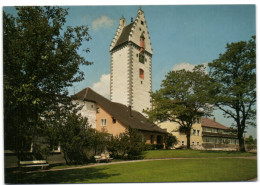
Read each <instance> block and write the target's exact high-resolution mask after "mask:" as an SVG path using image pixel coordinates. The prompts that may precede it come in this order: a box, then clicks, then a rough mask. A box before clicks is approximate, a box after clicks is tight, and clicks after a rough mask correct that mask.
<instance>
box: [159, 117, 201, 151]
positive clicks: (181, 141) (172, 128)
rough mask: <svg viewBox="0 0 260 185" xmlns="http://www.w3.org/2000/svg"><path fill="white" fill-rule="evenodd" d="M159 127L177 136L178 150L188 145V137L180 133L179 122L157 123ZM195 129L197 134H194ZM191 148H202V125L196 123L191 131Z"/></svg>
mask: <svg viewBox="0 0 260 185" xmlns="http://www.w3.org/2000/svg"><path fill="white" fill-rule="evenodd" d="M157 125H158V126H160V127H161V128H163V129H167V132H168V133H171V134H172V135H174V136H176V138H177V140H178V143H177V144H176V145H175V146H174V147H176V148H178V147H180V146H182V145H184V146H186V145H187V138H186V135H185V134H183V133H180V132H179V131H178V129H179V124H178V123H177V122H170V121H165V122H162V123H157ZM193 129H195V130H196V134H195V135H194V134H193ZM198 130H199V134H197V131H198ZM193 142H194V144H193ZM190 146H191V147H194V148H196V147H199V148H200V147H201V146H202V127H201V124H200V123H195V124H193V126H192V129H191V137H190Z"/></svg>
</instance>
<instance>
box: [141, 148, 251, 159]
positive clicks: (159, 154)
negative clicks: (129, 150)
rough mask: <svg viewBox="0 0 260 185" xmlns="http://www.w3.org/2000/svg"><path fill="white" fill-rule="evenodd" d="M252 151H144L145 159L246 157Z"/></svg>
mask: <svg viewBox="0 0 260 185" xmlns="http://www.w3.org/2000/svg"><path fill="white" fill-rule="evenodd" d="M255 155H256V154H254V153H249V152H236V151H205V150H150V151H145V152H144V158H145V159H163V158H193V157H248V156H255Z"/></svg>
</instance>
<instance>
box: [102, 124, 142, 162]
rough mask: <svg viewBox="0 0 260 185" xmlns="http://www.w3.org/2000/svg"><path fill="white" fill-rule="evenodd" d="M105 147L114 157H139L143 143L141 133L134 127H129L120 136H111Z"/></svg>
mask: <svg viewBox="0 0 260 185" xmlns="http://www.w3.org/2000/svg"><path fill="white" fill-rule="evenodd" d="M107 149H108V151H109V152H111V153H112V155H113V157H115V158H125V157H127V158H128V159H139V158H141V157H142V152H143V151H144V149H145V145H144V143H143V142H142V135H141V133H140V132H139V131H138V130H136V129H132V128H129V129H128V130H127V131H126V132H125V133H122V134H120V136H114V137H112V138H111V140H110V142H109V144H108V146H107Z"/></svg>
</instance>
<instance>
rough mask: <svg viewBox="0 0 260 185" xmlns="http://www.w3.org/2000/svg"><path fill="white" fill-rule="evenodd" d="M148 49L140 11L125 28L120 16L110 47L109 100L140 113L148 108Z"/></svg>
mask: <svg viewBox="0 0 260 185" xmlns="http://www.w3.org/2000/svg"><path fill="white" fill-rule="evenodd" d="M152 53H153V52H152V47H151V42H150V37H149V32H148V29H147V21H146V20H145V16H144V12H143V11H142V10H140V9H139V10H138V13H137V17H136V19H135V20H133V19H131V23H130V24H128V25H127V22H126V19H125V18H124V17H122V18H121V19H120V23H119V26H118V29H117V32H116V34H115V36H114V38H113V41H112V43H111V45H110V55H111V81H110V98H111V101H113V102H118V103H122V104H124V105H127V106H131V107H132V109H133V110H136V111H138V112H140V113H143V109H146V108H151V98H150V92H151V91H152V73H151V71H152Z"/></svg>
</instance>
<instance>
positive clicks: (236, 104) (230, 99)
mask: <svg viewBox="0 0 260 185" xmlns="http://www.w3.org/2000/svg"><path fill="white" fill-rule="evenodd" d="M255 49H256V43H255V37H252V39H251V40H249V41H248V42H245V41H240V42H236V43H231V44H227V46H226V52H225V53H224V54H220V55H219V58H218V59H216V60H214V61H213V62H212V63H209V67H210V76H211V78H212V79H213V82H214V86H213V87H214V93H212V94H211V95H213V97H212V99H213V101H214V103H215V105H216V106H217V107H218V108H219V109H220V110H222V111H223V113H224V115H225V116H226V117H229V118H232V119H234V121H235V123H236V127H237V131H238V139H239V146H240V150H241V151H244V150H245V147H244V139H243V133H244V131H245V128H246V127H247V125H252V126H255V125H256V121H255V116H256V107H255V103H256V53H255Z"/></svg>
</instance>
